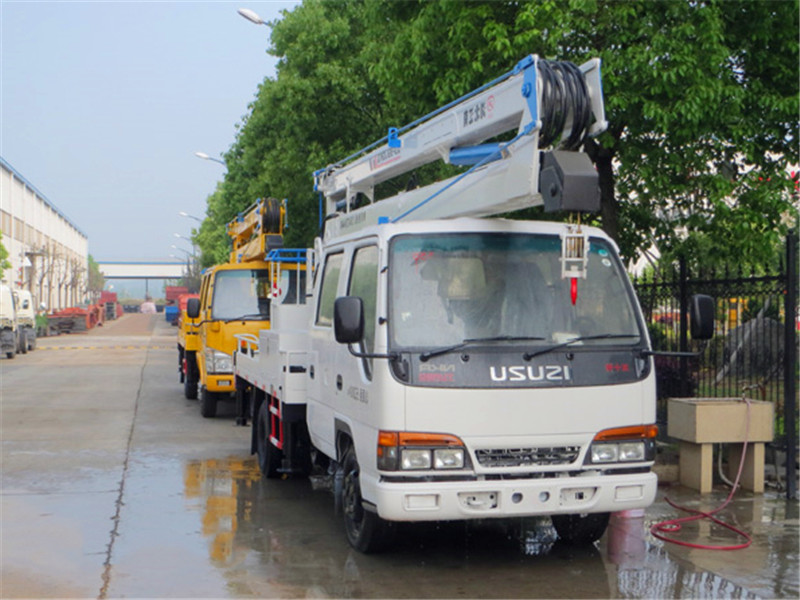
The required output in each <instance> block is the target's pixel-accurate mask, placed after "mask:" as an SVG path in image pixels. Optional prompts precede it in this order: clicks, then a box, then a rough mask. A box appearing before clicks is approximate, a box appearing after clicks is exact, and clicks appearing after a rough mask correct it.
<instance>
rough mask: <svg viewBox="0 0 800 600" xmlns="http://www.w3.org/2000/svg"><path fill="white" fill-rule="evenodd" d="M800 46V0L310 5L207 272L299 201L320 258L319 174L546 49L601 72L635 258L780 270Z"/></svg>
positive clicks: (281, 27) (207, 236)
mask: <svg viewBox="0 0 800 600" xmlns="http://www.w3.org/2000/svg"><path fill="white" fill-rule="evenodd" d="M797 37H798V2H797V0H789V1H779V2H759V1H753V0H730V1H722V0H701V1H698V0H669V1H663V2H652V1H649V0H630V1H627V2H617V1H610V0H569V1H568V2H557V1H555V0H524V1H517V2H494V1H474V2H462V1H460V0H439V1H437V2H426V1H418V2H392V1H390V0H380V1H379V0H350V1H320V0H306V1H305V2H304V3H303V4H302V5H300V6H298V7H297V8H295V9H294V10H293V11H291V12H288V13H285V14H284V17H283V19H282V20H280V21H278V22H276V23H273V24H272V35H271V45H270V48H269V52H270V53H272V54H273V55H275V56H277V57H278V58H279V65H278V71H277V76H276V78H275V79H266V80H265V81H264V82H263V83H262V84H261V86H260V88H259V91H258V96H257V98H256V100H255V101H254V102H253V103H252V104H251V105H250V107H249V113H248V114H247V116H246V117H244V119H243V120H242V123H241V124H240V125H239V127H238V131H237V135H236V140H235V142H234V144H233V145H232V146H231V148H230V150H229V151H228V153H227V154H226V156H225V160H226V163H227V164H228V173H227V175H226V177H225V180H224V181H223V182H222V184H221V185H220V186H219V188H218V189H217V190H216V191H215V192H214V194H212V195H211V196H210V197H209V200H208V211H207V218H206V221H205V222H204V223H203V225H202V226H201V229H200V232H199V235H198V243H199V244H200V247H201V248H202V250H203V261H204V263H205V264H210V263H211V262H218V261H220V260H224V258H225V255H226V252H225V245H226V239H225V238H226V236H225V233H224V224H225V223H226V222H227V221H228V220H230V219H231V218H233V216H235V215H236V213H237V212H239V211H241V210H243V209H245V208H246V207H247V206H249V205H250V204H252V202H253V201H255V199H256V198H259V197H266V196H273V197H278V198H288V199H289V211H290V218H289V222H290V225H291V227H290V229H289V231H288V232H287V234H288V235H287V240H286V242H287V245H291V246H306V245H310V243H311V241H312V239H313V236H314V235H315V234H316V233H317V230H318V227H319V217H318V210H317V206H318V201H317V199H316V198H315V196H314V193H313V192H312V173H313V172H314V171H315V170H317V169H319V168H322V167H324V166H326V165H328V164H331V163H334V162H336V161H338V160H341V159H342V158H344V157H345V156H347V155H348V154H350V153H351V152H353V151H355V150H356V149H358V148H360V147H363V146H364V145H366V144H368V143H370V142H372V141H373V140H375V139H377V138H379V137H381V136H383V135H385V133H386V129H387V127H389V126H399V125H403V124H405V123H407V122H409V121H411V120H413V119H415V118H417V117H419V116H421V115H423V114H425V113H427V112H429V111H430V110H433V109H434V108H436V107H438V106H439V105H441V104H443V103H445V102H449V101H451V100H453V99H454V98H456V97H458V96H460V95H462V94H464V93H466V92H467V91H469V90H471V89H474V88H475V87H477V86H479V85H482V84H484V83H486V82H487V81H490V80H491V79H493V78H495V77H497V76H498V75H500V74H502V73H504V72H506V71H508V70H509V69H510V68H512V67H513V66H514V64H516V62H517V61H518V60H519V59H521V58H522V57H524V56H525V55H527V54H531V53H536V54H539V55H540V56H542V57H545V58H554V59H558V60H571V61H573V62H576V63H580V62H583V61H584V60H587V59H588V58H591V57H593V56H599V57H600V58H601V59H602V60H603V86H604V95H605V100H606V112H607V118H608V120H609V123H610V126H609V129H608V131H607V132H606V133H604V134H603V135H601V136H600V137H599V138H597V139H595V140H592V141H590V142H589V143H588V144H587V148H586V150H587V152H588V153H589V155H590V156H591V158H592V160H593V162H594V163H595V165H596V167H597V169H598V172H599V175H600V185H601V192H602V206H603V209H602V212H601V214H600V215H599V216H598V217H597V221H598V222H599V223H600V224H601V225H602V226H603V227H604V228H605V229H606V230H607V231H608V232H609V233H610V234H611V235H612V236H613V237H614V238H615V239H616V240H617V241H618V243H619V244H620V246H621V249H622V252H623V254H624V255H625V256H628V257H633V256H634V255H635V254H636V253H637V252H638V251H639V250H641V249H642V248H646V247H648V246H649V245H650V244H651V243H653V242H656V243H657V244H658V246H659V248H660V249H661V250H662V252H666V253H667V254H668V255H672V256H674V255H677V254H684V255H686V256H688V257H690V258H692V257H693V258H697V259H702V260H704V261H710V260H715V259H722V258H725V257H728V258H729V257H731V256H735V257H737V258H738V260H740V261H743V262H750V263H758V262H762V261H766V260H769V259H771V257H772V256H773V254H774V253H775V251H776V248H777V247H778V246H779V244H780V240H781V239H782V237H783V236H784V235H785V233H786V230H787V228H788V227H789V226H790V225H794V224H795V223H796V219H797V213H796V208H794V207H793V206H792V203H791V196H790V186H791V182H790V181H789V179H788V177H787V174H786V168H787V165H790V164H797V163H798V150H797V148H798V123H797V116H798V63H799V60H798V41H797ZM524 216H526V217H530V216H534V217H539V216H541V214H540V212H539V211H536V210H534V211H527V212H526V213H525V215H524ZM682 231H683V232H685V234H684V235H680V232H682Z"/></svg>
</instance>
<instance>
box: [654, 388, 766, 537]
mask: <svg viewBox="0 0 800 600" xmlns="http://www.w3.org/2000/svg"><path fill="white" fill-rule="evenodd" d="M742 400H744V401H745V402H746V403H747V419H746V421H745V433H744V444H743V445H742V457H741V460H740V461H739V472H738V473H737V474H736V481H734V482H733V488H732V489H731V493H730V494H728V498H727V499H726V500H725V502H723V503H722V504H721V505H720V506H719V507H718V508H716V509H714V510H712V511H711V512H703V511H701V510H694V509H692V508H686V507H685V506H679V505H677V504H675V503H674V502H673V501H672V500H670V499H669V498H667V497H666V496H665V497H664V500H666V502H667V504H669V505H670V506H671V507H673V508H677V509H678V510H682V511H684V512H688V513H693V515H692V516H691V517H681V518H679V519H669V520H667V521H661V522H660V523H656V524H655V525H653V526H652V527H651V528H650V533H651V534H652V535H653V536H654V537H656V538H658V539H660V540H663V541H665V542H670V543H671V544H678V545H680V546H688V547H689V548H700V549H701V550H741V549H742V548H747V547H748V546H749V545H750V544H752V543H753V538H751V537H750V536H749V535H748V534H747V533H745V532H744V531H742V530H741V529H737V528H736V527H734V526H733V525H729V524H728V523H725V522H724V521H720V520H719V519H717V518H716V517H715V516H713V515H715V514H717V513H718V512H719V511H721V510H722V509H723V508H725V507H726V506H728V504H729V503H730V501H731V500H732V499H733V494H734V493H735V492H736V488H737V487H738V486H739V478H740V477H741V476H742V469H743V468H744V459H745V456H746V454H747V440H748V438H749V436H750V400H749V399H748V398H746V397H744V396H742ZM698 519H710V520H712V521H713V522H714V523H716V524H717V525H721V526H722V527H724V528H726V529H729V530H730V531H733V532H734V533H735V534H737V535H739V536H741V537H743V538H745V540H746V541H745V542H743V543H741V544H734V545H723V546H712V545H709V544H693V543H691V542H684V541H683V540H678V539H675V538H671V537H667V536H666V535H663V534H665V533H677V532H679V531H680V530H681V524H682V523H688V522H689V521H697V520H698Z"/></svg>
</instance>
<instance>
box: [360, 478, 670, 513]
mask: <svg viewBox="0 0 800 600" xmlns="http://www.w3.org/2000/svg"><path fill="white" fill-rule="evenodd" d="M657 485H658V478H657V476H656V474H655V473H652V472H647V473H636V474H625V475H591V476H581V477H558V478H549V479H514V480H482V481H424V482H419V483H417V482H413V483H410V482H388V481H377V482H375V487H374V490H375V493H376V498H375V504H376V506H377V511H378V515H379V516H380V517H382V518H384V519H386V520H389V521H448V520H465V519H487V518H503V517H524V516H534V515H555V514H576V513H580V514H583V513H598V512H617V511H622V510H629V509H634V508H644V507H646V506H649V505H650V504H652V503H653V500H654V499H655V495H656V489H657Z"/></svg>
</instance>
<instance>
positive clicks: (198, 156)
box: [194, 152, 228, 168]
mask: <svg viewBox="0 0 800 600" xmlns="http://www.w3.org/2000/svg"><path fill="white" fill-rule="evenodd" d="M194 155H195V156H196V157H197V158H202V159H203V160H213V161H214V162H216V163H219V164H221V165H222V166H223V167H226V168H227V166H228V165H226V164H225V161H224V160H220V159H218V158H214V157H213V156H209V155H208V154H206V153H205V152H195V153H194Z"/></svg>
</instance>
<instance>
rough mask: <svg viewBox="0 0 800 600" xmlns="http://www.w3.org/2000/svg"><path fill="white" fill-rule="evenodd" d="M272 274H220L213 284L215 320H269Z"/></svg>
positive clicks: (252, 271)
mask: <svg viewBox="0 0 800 600" xmlns="http://www.w3.org/2000/svg"><path fill="white" fill-rule="evenodd" d="M269 294H270V285H269V273H268V272H267V270H266V269H240V270H236V271H220V272H219V273H217V276H216V278H215V280H214V298H213V299H212V302H211V318H212V319H222V320H225V319H239V318H242V317H246V318H248V319H259V318H261V319H269V304H270V297H269Z"/></svg>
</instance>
